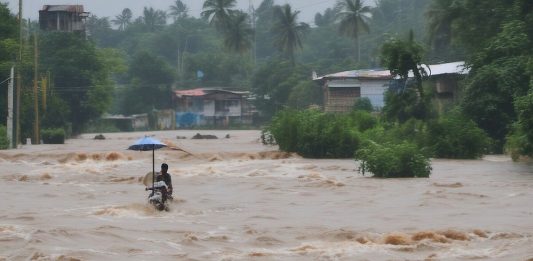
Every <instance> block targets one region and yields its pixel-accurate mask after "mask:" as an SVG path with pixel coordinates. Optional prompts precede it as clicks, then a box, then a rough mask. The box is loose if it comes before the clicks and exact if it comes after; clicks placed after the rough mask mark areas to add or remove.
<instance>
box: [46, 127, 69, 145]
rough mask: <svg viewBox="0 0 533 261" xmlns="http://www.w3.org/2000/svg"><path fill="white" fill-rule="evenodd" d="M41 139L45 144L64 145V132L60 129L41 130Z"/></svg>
mask: <svg viewBox="0 0 533 261" xmlns="http://www.w3.org/2000/svg"><path fill="white" fill-rule="evenodd" d="M41 137H42V138H43V142H44V143H45V144H63V143H65V130H64V129H62V128H55V129H43V130H41Z"/></svg>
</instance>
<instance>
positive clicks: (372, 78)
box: [314, 70, 392, 112]
mask: <svg viewBox="0 0 533 261" xmlns="http://www.w3.org/2000/svg"><path fill="white" fill-rule="evenodd" d="M391 79H392V76H391V74H390V72H389V71H388V70H354V71H344V72H338V73H333V74H328V75H324V76H321V77H315V78H314V80H315V81H318V82H320V84H321V85H322V87H323V91H324V111H325V112H349V111H351V110H352V109H353V106H354V104H355V102H356V100H357V99H359V98H361V97H366V98H368V99H369V100H370V102H371V103H372V105H373V106H374V107H375V108H376V109H379V108H381V107H383V105H384V101H383V94H384V93H385V90H386V89H387V87H388V86H389V82H390V80H391Z"/></svg>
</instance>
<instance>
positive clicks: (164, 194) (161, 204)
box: [143, 172, 172, 211]
mask: <svg viewBox="0 0 533 261" xmlns="http://www.w3.org/2000/svg"><path fill="white" fill-rule="evenodd" d="M153 177H154V176H153V175H152V172H149V173H147V174H146V175H145V177H144V179H143V183H144V185H145V186H146V188H145V191H151V193H150V194H149V195H148V203H149V204H151V205H152V206H154V207H155V209H157V210H159V211H163V210H165V211H169V208H168V202H169V201H172V195H171V194H170V193H168V187H167V184H166V183H165V182H164V181H157V182H154V180H153Z"/></svg>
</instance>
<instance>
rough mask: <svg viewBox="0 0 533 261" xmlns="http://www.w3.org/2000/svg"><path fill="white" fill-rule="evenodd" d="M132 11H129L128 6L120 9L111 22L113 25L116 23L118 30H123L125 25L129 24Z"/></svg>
mask: <svg viewBox="0 0 533 261" xmlns="http://www.w3.org/2000/svg"><path fill="white" fill-rule="evenodd" d="M132 16H133V15H132V13H131V10H130V9H129V8H124V10H122V13H121V14H119V15H117V16H115V18H116V19H115V20H113V21H112V22H113V23H114V24H115V25H118V30H120V31H124V30H126V27H128V25H130V24H131V17H132Z"/></svg>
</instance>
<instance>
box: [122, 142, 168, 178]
mask: <svg viewBox="0 0 533 261" xmlns="http://www.w3.org/2000/svg"><path fill="white" fill-rule="evenodd" d="M166 146H167V145H166V144H164V143H162V142H160V141H159V140H157V139H154V138H151V137H148V136H145V137H144V138H141V139H139V140H138V141H137V142H135V143H134V144H133V145H131V146H129V147H128V149H129V150H139V151H147V150H151V151H152V187H154V184H153V183H154V181H155V150H157V149H160V148H163V147H166Z"/></svg>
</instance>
